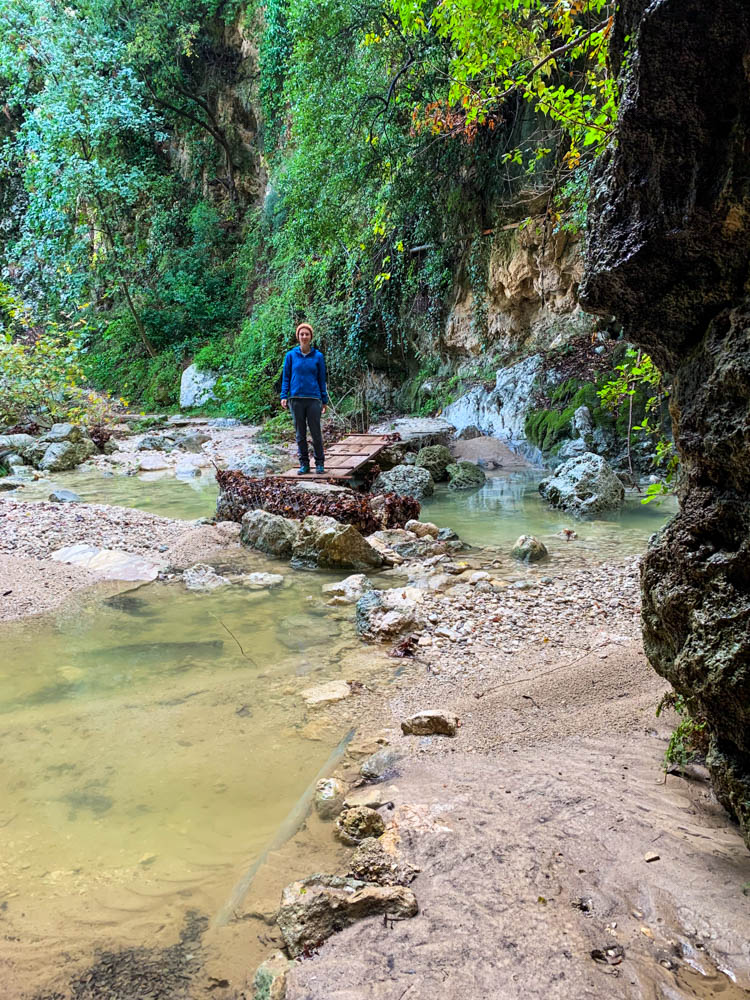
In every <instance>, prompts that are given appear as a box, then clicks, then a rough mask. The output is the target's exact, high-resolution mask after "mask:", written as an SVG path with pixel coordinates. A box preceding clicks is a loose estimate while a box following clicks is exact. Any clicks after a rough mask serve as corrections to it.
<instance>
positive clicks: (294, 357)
mask: <svg viewBox="0 0 750 1000" xmlns="http://www.w3.org/2000/svg"><path fill="white" fill-rule="evenodd" d="M295 336H296V337H297V347H293V348H292V349H291V351H287V352H286V357H285V358H284V373H283V376H282V379H281V405H282V406H283V407H284V409H285V410H286V409H288V408H290V407H291V411H292V417H293V418H294V432H295V435H296V438H297V452H298V454H299V470H298V473H297V474H298V475H300V476H304V475H306V474H307V473H308V472H309V471H310V453H309V451H308V445H307V428H308V427H309V428H310V436H311V437H312V441H313V451H314V453H315V471H316V473H317V474H318V475H321V474H322V473H324V472H325V471H326V470H325V458H324V455H323V434H322V432H321V430H320V418H321V417H322V416H323V414H324V413H325V412H326V406H327V404H328V391H327V389H326V363H325V358H324V357H323V354H322V352H321V351H319V350H318V349H317V347H313V346H312V338H313V328H312V327H311V326H310V324H309V323H300V324H299V326H298V327H297V329H296V330H295Z"/></svg>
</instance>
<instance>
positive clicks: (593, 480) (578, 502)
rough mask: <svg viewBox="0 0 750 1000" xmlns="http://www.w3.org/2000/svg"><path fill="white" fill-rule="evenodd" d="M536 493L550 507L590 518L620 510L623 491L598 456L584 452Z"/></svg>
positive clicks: (621, 486) (561, 467)
mask: <svg viewBox="0 0 750 1000" xmlns="http://www.w3.org/2000/svg"><path fill="white" fill-rule="evenodd" d="M539 492H540V493H541V495H542V496H543V497H544V499H545V500H546V501H547V502H548V503H550V504H551V505H552V506H553V507H561V508H562V509H563V510H566V511H569V512H570V513H571V514H575V515H576V516H577V517H591V516H593V515H595V514H601V513H604V512H605V511H610V510H617V509H619V508H620V507H621V506H622V504H623V501H624V499H625V489H624V487H623V485H622V483H621V482H620V480H619V479H618V478H617V476H616V475H615V474H614V472H613V471H612V469H611V468H610V467H609V465H608V464H607V462H606V461H605V460H604V459H603V458H602V457H601V455H594V454H592V453H591V452H586V453H585V454H583V455H581V456H580V457H579V458H571V459H569V460H568V461H567V462H565V463H564V464H563V465H561V466H560V468H559V469H557V471H556V472H555V475H554V476H552V477H551V478H550V479H544V480H542V482H541V483H540V484H539Z"/></svg>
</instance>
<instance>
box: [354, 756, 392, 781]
mask: <svg viewBox="0 0 750 1000" xmlns="http://www.w3.org/2000/svg"><path fill="white" fill-rule="evenodd" d="M400 760H401V754H400V753H398V752H397V751H396V750H389V749H387V748H385V749H383V750H377V751H376V752H375V753H373V754H371V755H370V756H369V757H367V758H366V759H365V760H363V761H362V763H361V764H360V765H359V773H360V774H361V775H362V777H363V778H364V779H365V781H386V780H387V779H388V778H390V777H392V776H393V775H394V774H395V773H396V765H397V764H398V762H399V761H400Z"/></svg>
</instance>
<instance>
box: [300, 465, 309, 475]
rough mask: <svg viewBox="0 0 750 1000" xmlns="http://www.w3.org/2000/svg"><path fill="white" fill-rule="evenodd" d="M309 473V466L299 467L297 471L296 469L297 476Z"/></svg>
mask: <svg viewBox="0 0 750 1000" xmlns="http://www.w3.org/2000/svg"><path fill="white" fill-rule="evenodd" d="M309 471H310V466H309V465H300V467H299V469H297V475H298V476H306V475H307V473H308V472H309Z"/></svg>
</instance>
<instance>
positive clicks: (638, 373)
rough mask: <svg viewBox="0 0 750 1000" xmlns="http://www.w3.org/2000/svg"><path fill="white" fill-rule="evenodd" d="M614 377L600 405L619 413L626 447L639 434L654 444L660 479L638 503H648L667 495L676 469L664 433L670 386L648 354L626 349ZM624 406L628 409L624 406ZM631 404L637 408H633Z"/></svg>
mask: <svg viewBox="0 0 750 1000" xmlns="http://www.w3.org/2000/svg"><path fill="white" fill-rule="evenodd" d="M615 372H616V374H615V376H614V377H613V378H611V379H610V380H609V381H607V382H606V383H605V384H604V385H603V386H602V387H601V388H600V389H599V390H598V395H599V398H600V399H601V402H602V406H604V407H605V408H606V409H607V410H609V411H610V412H613V413H617V414H618V430H620V432H621V433H623V436H624V437H626V439H627V441H628V446H630V442H631V440H632V438H633V436H634V434H636V433H638V434H641V435H642V436H644V437H650V438H652V439H653V441H654V447H655V459H654V463H653V464H654V467H655V468H659V469H661V470H662V473H663V478H662V479H661V480H660V481H659V482H657V483H652V484H650V485H649V487H648V490H647V492H646V496H645V497H644V498H643V499H642V500H641V503H644V504H646V503H651V502H652V501H654V500H657V499H658V497H660V496H662V495H663V494H665V493H668V492H669V487H670V486H671V484H672V483H673V482H674V479H675V476H676V474H677V469H678V466H679V459H678V457H677V453H676V451H675V447H674V442H673V441H672V440H671V439H670V438H667V437H666V435H665V431H664V424H665V418H664V415H663V412H662V411H663V409H664V405H665V403H666V400H667V399H668V397H669V386H668V385H667V384H666V383H665V381H664V377H663V375H662V373H661V372H660V371H659V369H658V368H657V367H656V365H655V364H654V363H653V361H652V360H651V358H650V357H649V355H648V354H644V353H643V352H642V351H636V350H635V349H634V348H632V347H631V348H628V350H627V351H626V354H625V361H624V362H623V363H622V364H620V365H618V366H617V367H616V368H615ZM625 403H627V404H628V406H627V409H626V408H625V406H624V404H625ZM634 403H637V404H638V405H637V406H636V407H634ZM634 412H637V413H638V412H639V413H641V414H642V419H641V420H640V423H638V424H634V423H633V413H634Z"/></svg>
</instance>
